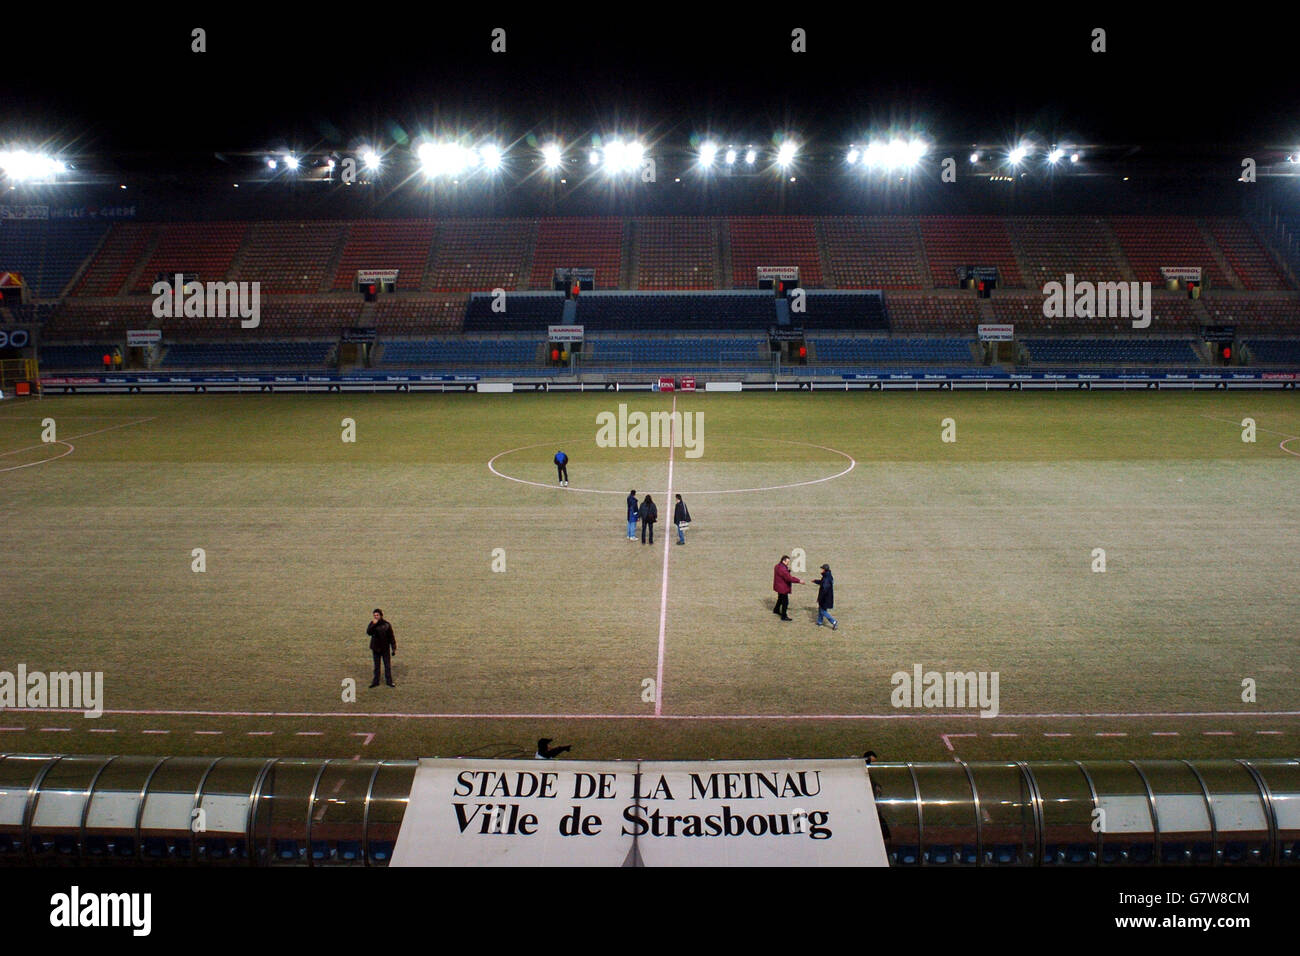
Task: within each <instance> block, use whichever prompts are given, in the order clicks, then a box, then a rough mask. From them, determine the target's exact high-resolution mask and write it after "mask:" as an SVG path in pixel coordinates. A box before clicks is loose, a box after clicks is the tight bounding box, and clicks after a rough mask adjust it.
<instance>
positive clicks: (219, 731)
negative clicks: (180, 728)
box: [194, 730, 225, 736]
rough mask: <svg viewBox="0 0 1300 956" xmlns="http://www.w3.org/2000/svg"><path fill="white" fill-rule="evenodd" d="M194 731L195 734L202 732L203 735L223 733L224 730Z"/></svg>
mask: <svg viewBox="0 0 1300 956" xmlns="http://www.w3.org/2000/svg"><path fill="white" fill-rule="evenodd" d="M194 732H195V733H196V734H203V735H205V736H216V735H217V734H224V733H225V731H224V730H196V731H194Z"/></svg>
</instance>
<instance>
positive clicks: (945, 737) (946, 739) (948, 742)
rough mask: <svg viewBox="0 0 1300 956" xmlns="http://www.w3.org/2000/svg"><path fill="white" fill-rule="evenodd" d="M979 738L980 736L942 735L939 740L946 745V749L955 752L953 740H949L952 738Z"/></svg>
mask: <svg viewBox="0 0 1300 956" xmlns="http://www.w3.org/2000/svg"><path fill="white" fill-rule="evenodd" d="M978 736H979V734H940V735H939V739H940V740H942V741H943V745H944V746H945V747H947V748H948V749H949V750H953V749H955V748H954V747H953V745H952V740H951V739H949V738H951V737H978Z"/></svg>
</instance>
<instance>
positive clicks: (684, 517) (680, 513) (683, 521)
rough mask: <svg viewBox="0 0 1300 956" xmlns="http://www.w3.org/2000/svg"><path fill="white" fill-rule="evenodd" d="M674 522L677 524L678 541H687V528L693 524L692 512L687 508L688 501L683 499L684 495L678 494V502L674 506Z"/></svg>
mask: <svg viewBox="0 0 1300 956" xmlns="http://www.w3.org/2000/svg"><path fill="white" fill-rule="evenodd" d="M673 524H675V525H677V543H678V544H685V543H686V529H687V528H689V527H690V526H691V513H690V512H689V511H687V510H686V502H684V501H682V496H681V495H678V496H677V504H675V505H674V506H673Z"/></svg>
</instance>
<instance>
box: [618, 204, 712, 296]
mask: <svg viewBox="0 0 1300 956" xmlns="http://www.w3.org/2000/svg"><path fill="white" fill-rule="evenodd" d="M636 245H637V288H638V289H652V290H653V289H712V288H714V286H715V284H716V282H717V279H716V278H715V275H714V270H715V265H716V261H717V246H716V243H715V242H714V236H713V224H712V222H711V221H710V220H708V219H694V218H692V219H669V218H662V219H641V220H638V221H637V222H636Z"/></svg>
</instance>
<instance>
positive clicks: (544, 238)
mask: <svg viewBox="0 0 1300 956" xmlns="http://www.w3.org/2000/svg"><path fill="white" fill-rule="evenodd" d="M623 223H624V221H623V220H622V219H543V220H542V221H541V222H539V223H538V224H537V245H536V248H535V250H534V252H533V268H532V273H531V275H530V277H529V280H528V285H529V288H532V289H549V288H551V282H552V280H553V279H554V277H555V270H556V269H557V268H566V267H570V266H576V267H581V268H584V269H586V268H590V269H595V270H596V288H597V289H618V288H622V280H621V278H620V272H621V269H622V258H623Z"/></svg>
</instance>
